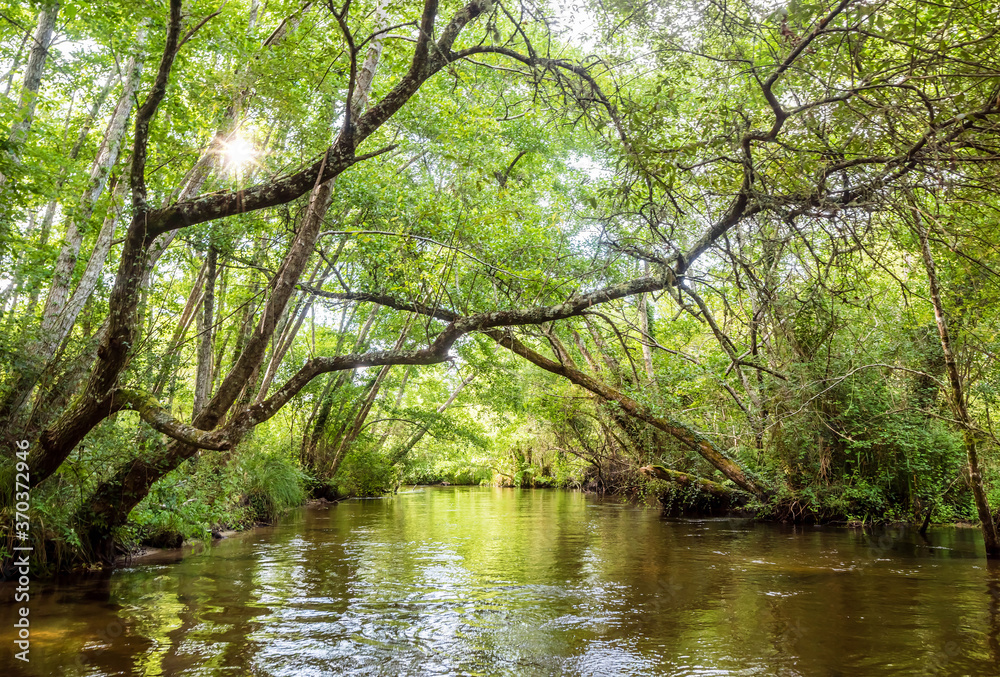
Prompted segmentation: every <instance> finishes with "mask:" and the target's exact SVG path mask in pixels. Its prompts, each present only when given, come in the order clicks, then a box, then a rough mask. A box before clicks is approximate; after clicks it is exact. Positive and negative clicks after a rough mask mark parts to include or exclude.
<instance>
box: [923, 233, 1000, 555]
mask: <svg viewBox="0 0 1000 677" xmlns="http://www.w3.org/2000/svg"><path fill="white" fill-rule="evenodd" d="M916 217H917V229H918V231H919V235H920V251H921V254H922V255H923V261H924V269H925V270H926V271H927V282H928V286H929V287H930V296H931V303H932V304H933V305H934V320H935V322H937V328H938V335H939V336H940V337H941V352H943V353H944V364H945V369H946V370H947V372H948V381H949V384H950V385H951V398H950V399H951V406H952V409H954V411H955V416H956V418H958V421H959V423H960V424H961V425H962V437H963V439H964V441H965V453H966V456H967V457H968V461H969V482H970V483H971V484H972V496H973V499H974V501H975V503H976V512H978V513H979V521H980V522H981V523H982V529H983V543H984V544H985V546H986V557H987V558H988V559H1000V539H998V538H997V525H996V522H994V520H993V513H992V512H991V511H990V504H989V501H988V500H987V498H986V491H985V489H984V488H983V477H982V474H981V472H980V469H979V452H978V450H977V448H976V436H975V432H974V431H973V428H974V424H973V421H972V417H971V416H970V415H969V409H968V406H967V405H966V403H965V393H964V388H963V384H962V375H961V373H959V371H958V363H957V362H956V361H955V353H954V351H953V350H952V346H951V337H950V335H949V333H948V321H947V318H946V317H945V314H944V304H942V302H941V285H940V284H939V282H938V276H937V269H936V267H935V265H934V257H933V255H932V254H931V247H930V242H929V240H928V237H927V230H926V228H924V227H923V226H922V225H921V224H920V215H919V214H916Z"/></svg>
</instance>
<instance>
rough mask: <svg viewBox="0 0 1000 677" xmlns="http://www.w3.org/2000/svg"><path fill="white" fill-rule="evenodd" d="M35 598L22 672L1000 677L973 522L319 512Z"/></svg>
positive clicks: (426, 506)
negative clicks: (884, 527) (844, 523)
mask: <svg viewBox="0 0 1000 677" xmlns="http://www.w3.org/2000/svg"><path fill="white" fill-rule="evenodd" d="M33 592H34V594H33V597H32V602H31V609H32V611H31V617H32V621H33V623H32V644H31V654H30V655H31V663H30V664H28V665H24V664H18V662H16V661H14V660H13V659H12V658H11V655H12V654H11V652H10V651H9V649H10V647H11V644H10V642H9V641H5V642H4V646H3V647H2V648H0V652H2V653H0V656H3V664H11V665H14V670H13V674H14V675H33V676H34V675H45V676H46V677H47V676H49V675H63V674H66V675H74V674H80V675H288V676H293V675H294V676H296V677H300V676H302V677H307V676H312V675H316V676H318V675H400V674H403V675H434V674H441V675H563V674H564V675H594V676H598V675H601V676H603V675H803V676H809V677H812V676H831V677H832V676H834V675H845V676H846V675H852V676H853V675H1000V667H998V666H1000V638H998V633H1000V570H997V569H991V568H988V567H987V566H986V561H985V559H984V557H983V552H982V543H981V539H980V538H979V536H978V534H977V532H976V531H974V530H971V529H939V530H932V532H931V534H930V538H929V541H924V540H922V539H921V538H920V537H919V536H917V535H916V534H912V533H903V532H896V531H892V530H889V531H882V532H874V533H873V532H862V531H859V530H851V529H838V528H818V527H804V528H803V527H798V528H793V527H782V526H779V525H773V524H754V523H752V522H750V521H745V520H728V519H714V520H686V521H665V520H663V519H661V518H660V516H659V512H658V511H657V510H655V509H651V508H640V507H629V506H623V505H620V504H618V503H615V502H613V501H601V500H597V499H594V498H593V497H587V496H584V495H582V494H579V493H572V492H563V491H552V490H539V491H528V490H525V491H518V490H511V489H489V488H467V487H438V488H430V489H423V490H417V491H415V492H413V493H405V494H401V495H398V496H395V497H392V498H388V499H384V500H367V501H348V502H345V503H341V504H339V505H334V506H329V507H327V508H309V509H304V510H301V511H299V512H297V513H296V514H295V515H292V516H290V517H289V518H288V519H286V520H285V521H284V522H283V523H282V524H280V525H278V526H276V527H272V528H266V529H259V530H256V531H254V532H251V533H247V534H243V535H239V536H236V537H234V538H230V539H226V540H224V541H221V542H219V543H217V544H215V545H214V546H212V547H210V548H208V549H206V550H205V551H204V552H200V553H197V554H189V555H188V556H186V557H185V558H184V559H182V560H180V561H174V562H163V563H150V562H145V563H142V564H139V563H137V564H136V565H135V566H133V567H131V568H128V569H122V570H118V571H116V572H114V574H112V575H110V576H102V577H90V578H84V579H80V578H76V579H67V580H64V581H60V582H58V583H56V584H47V585H45V586H44V587H43V586H41V585H40V584H39V586H38V587H37V588H36V589H35V590H34V591H33ZM10 597H11V589H10V587H9V584H8V585H7V586H6V587H4V588H3V589H2V590H0V600H3V604H0V624H2V625H0V627H3V628H4V637H5V638H6V637H9V636H10V628H11V625H12V623H13V619H14V616H13V613H14V608H13V606H12V605H11V604H9V603H8V602H9V600H10ZM8 658H10V660H9V661H8ZM9 674H11V673H10V671H8V672H7V674H4V675H3V676H2V677H8V675H9Z"/></svg>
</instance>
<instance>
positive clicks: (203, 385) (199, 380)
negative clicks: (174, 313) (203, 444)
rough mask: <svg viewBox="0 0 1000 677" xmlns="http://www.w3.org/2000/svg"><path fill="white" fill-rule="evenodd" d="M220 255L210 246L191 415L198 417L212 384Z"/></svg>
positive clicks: (199, 317) (200, 314)
mask: <svg viewBox="0 0 1000 677" xmlns="http://www.w3.org/2000/svg"><path fill="white" fill-rule="evenodd" d="M217 258H218V253H217V251H216V249H215V247H214V246H209V248H208V255H207V256H206V257H205V296H204V297H203V299H202V301H201V307H202V312H201V313H199V314H198V320H199V322H198V324H199V327H200V329H199V331H200V334H199V337H198V366H197V372H196V374H195V382H194V405H193V408H192V412H191V415H192V416H193V417H196V416H198V414H200V413H201V410H202V409H204V408H205V403H207V402H208V397H209V387H210V385H211V382H212V341H213V338H214V336H215V264H216V259H217Z"/></svg>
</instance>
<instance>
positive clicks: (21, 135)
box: [0, 2, 59, 189]
mask: <svg viewBox="0 0 1000 677" xmlns="http://www.w3.org/2000/svg"><path fill="white" fill-rule="evenodd" d="M58 14H59V3H58V2H54V3H50V4H48V5H46V6H44V7H43V8H42V10H41V11H40V12H39V13H38V23H37V25H36V27H35V34H34V36H32V47H31V53H30V54H29V55H28V65H27V67H26V69H25V71H24V84H23V85H22V86H21V96H20V98H19V99H18V103H17V118H16V120H17V121H16V122H15V123H14V125H13V126H12V127H11V128H10V135H9V136H8V141H9V142H10V145H11V147H13V148H15V149H16V148H17V147H18V146H19V145H20V144H22V143H24V141H25V139H27V138H28V131H29V130H30V129H31V123H32V122H33V121H34V119H35V106H36V105H37V103H38V89H39V88H40V87H41V85H42V72H43V71H44V70H45V61H46V59H47V58H48V56H49V47H50V46H51V45H52V37H53V33H54V31H55V28H56V16H57V15H58ZM12 155H13V158H14V160H15V162H16V161H18V158H19V153H18V152H17V150H14V152H13V153H12ZM6 182H7V177H6V176H4V175H3V174H0V189H2V188H3V185H4V184H5V183H6Z"/></svg>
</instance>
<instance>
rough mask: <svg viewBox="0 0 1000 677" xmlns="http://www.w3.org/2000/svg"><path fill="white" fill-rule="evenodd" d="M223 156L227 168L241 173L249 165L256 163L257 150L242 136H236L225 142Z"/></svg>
mask: <svg viewBox="0 0 1000 677" xmlns="http://www.w3.org/2000/svg"><path fill="white" fill-rule="evenodd" d="M222 155H223V157H224V158H225V161H226V166H227V167H228V168H229V169H230V170H231V171H239V170H240V169H243V168H244V167H246V166H247V165H250V164H253V163H254V162H256V159H257V149H256V148H254V145H253V144H252V143H251V142H250V141H248V140H247V139H244V138H243V137H242V136H234V137H233V138H231V139H230V140H229V141H227V142H225V144H224V146H223V150H222Z"/></svg>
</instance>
